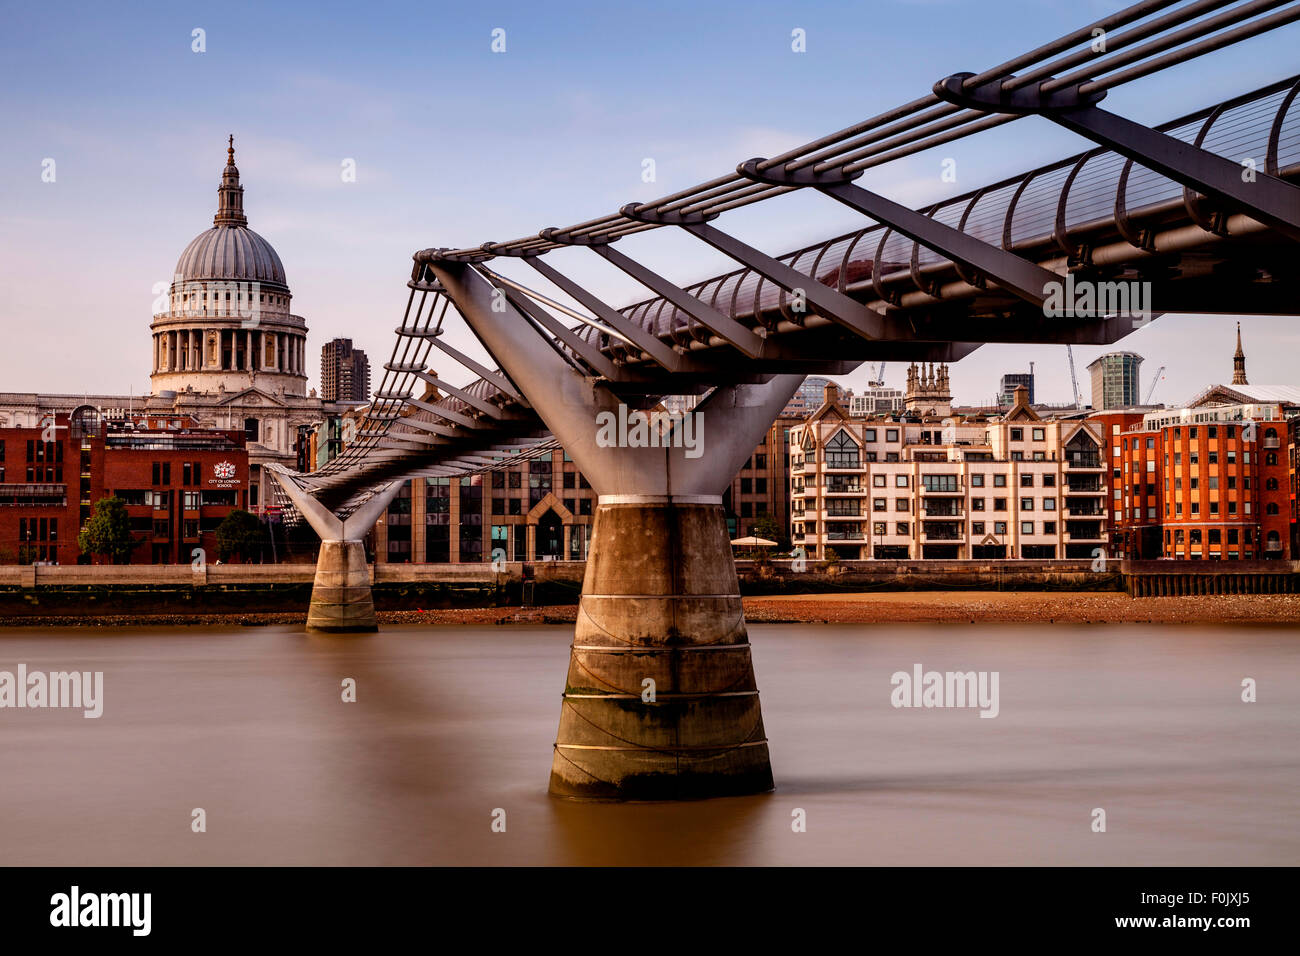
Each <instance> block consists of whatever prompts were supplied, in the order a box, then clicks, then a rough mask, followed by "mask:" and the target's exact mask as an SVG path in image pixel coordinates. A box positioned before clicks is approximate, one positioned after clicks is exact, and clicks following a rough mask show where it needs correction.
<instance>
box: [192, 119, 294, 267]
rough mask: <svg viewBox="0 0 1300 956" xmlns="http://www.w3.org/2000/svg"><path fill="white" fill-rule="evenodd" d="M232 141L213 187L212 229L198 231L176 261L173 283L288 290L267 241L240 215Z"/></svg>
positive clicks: (240, 197)
mask: <svg viewBox="0 0 1300 956" xmlns="http://www.w3.org/2000/svg"><path fill="white" fill-rule="evenodd" d="M234 140H235V138H234V137H233V136H232V137H230V146H229V147H228V148H227V150H226V153H227V158H226V166H225V169H223V170H222V173H221V185H220V186H218V187H217V214H216V215H215V216H214V217H213V218H212V228H211V229H209V230H207V231H206V232H201V233H199V234H198V235H197V236H195V237H194V239H193V240H192V241H191V242H190V244H189V245H188V246H186V247H185V251H184V252H182V253H181V257H180V259H178V260H177V261H176V275H177V276H178V277H179V278H178V279H177V280H176V281H177V282H182V283H183V282H192V281H203V280H205V279H215V280H226V281H246V282H266V283H272V284H275V285H279V286H283V287H285V288H287V287H288V283H287V282H286V281H285V276H284V264H283V263H282V262H281V261H280V256H279V255H278V254H277V253H276V251H275V249H274V248H273V247H272V246H271V244H270V243H269V242H267V241H266V240H265V239H263V238H262V237H261V236H259V235H258V234H257V233H255V232H253V230H251V229H249V228H248V218H247V217H246V216H245V215H244V187H243V186H241V185H239V168H238V167H237V166H236V165H235V142H234Z"/></svg>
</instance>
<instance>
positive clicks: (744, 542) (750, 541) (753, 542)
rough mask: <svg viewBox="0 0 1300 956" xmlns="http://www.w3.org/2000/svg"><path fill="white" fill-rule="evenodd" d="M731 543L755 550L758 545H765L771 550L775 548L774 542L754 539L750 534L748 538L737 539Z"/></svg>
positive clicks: (765, 539)
mask: <svg viewBox="0 0 1300 956" xmlns="http://www.w3.org/2000/svg"><path fill="white" fill-rule="evenodd" d="M731 543H732V544H737V545H740V546H741V547H750V548H756V547H758V546H759V545H767V546H768V547H773V548H774V547H776V542H775V541H768V540H767V538H756V537H754V536H753V535H752V534H751V535H750V536H749V537H748V538H737V539H736V540H735V541H733V542H731Z"/></svg>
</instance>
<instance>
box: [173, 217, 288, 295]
mask: <svg viewBox="0 0 1300 956" xmlns="http://www.w3.org/2000/svg"><path fill="white" fill-rule="evenodd" d="M176 275H178V276H180V280H179V281H182V282H190V281H194V280H202V279H231V280H243V281H248V282H270V283H275V284H277V285H282V286H287V285H288V283H287V282H286V281H285V278H284V264H283V263H282V262H280V256H279V255H278V254H277V253H276V251H275V249H274V248H272V246H271V244H270V243H269V242H267V241H266V240H265V239H263V238H262V237H261V236H259V235H258V234H257V233H255V232H253V230H251V229H249V228H248V227H247V226H236V225H220V226H213V227H212V228H211V229H209V230H208V231H207V232H201V233H199V234H198V235H197V236H195V237H194V240H193V241H192V242H191V243H190V244H189V245H188V246H186V247H185V251H184V252H182V253H181V257H180V259H178V260H177V261H176Z"/></svg>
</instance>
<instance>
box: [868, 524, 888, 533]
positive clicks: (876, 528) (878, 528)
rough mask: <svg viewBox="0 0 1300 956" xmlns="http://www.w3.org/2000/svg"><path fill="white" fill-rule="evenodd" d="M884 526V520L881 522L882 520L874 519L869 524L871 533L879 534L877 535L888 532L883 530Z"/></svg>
mask: <svg viewBox="0 0 1300 956" xmlns="http://www.w3.org/2000/svg"><path fill="white" fill-rule="evenodd" d="M885 527H886V525H885V522H883V521H875V522H872V525H871V533H872V534H879V535H884V534H888V533H889V532H887V531H886V530H885Z"/></svg>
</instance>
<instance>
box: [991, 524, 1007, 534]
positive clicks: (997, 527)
mask: <svg viewBox="0 0 1300 956" xmlns="http://www.w3.org/2000/svg"><path fill="white" fill-rule="evenodd" d="M993 533H994V534H1006V533H1007V523H1006V522H1005V521H995V522H993Z"/></svg>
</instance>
